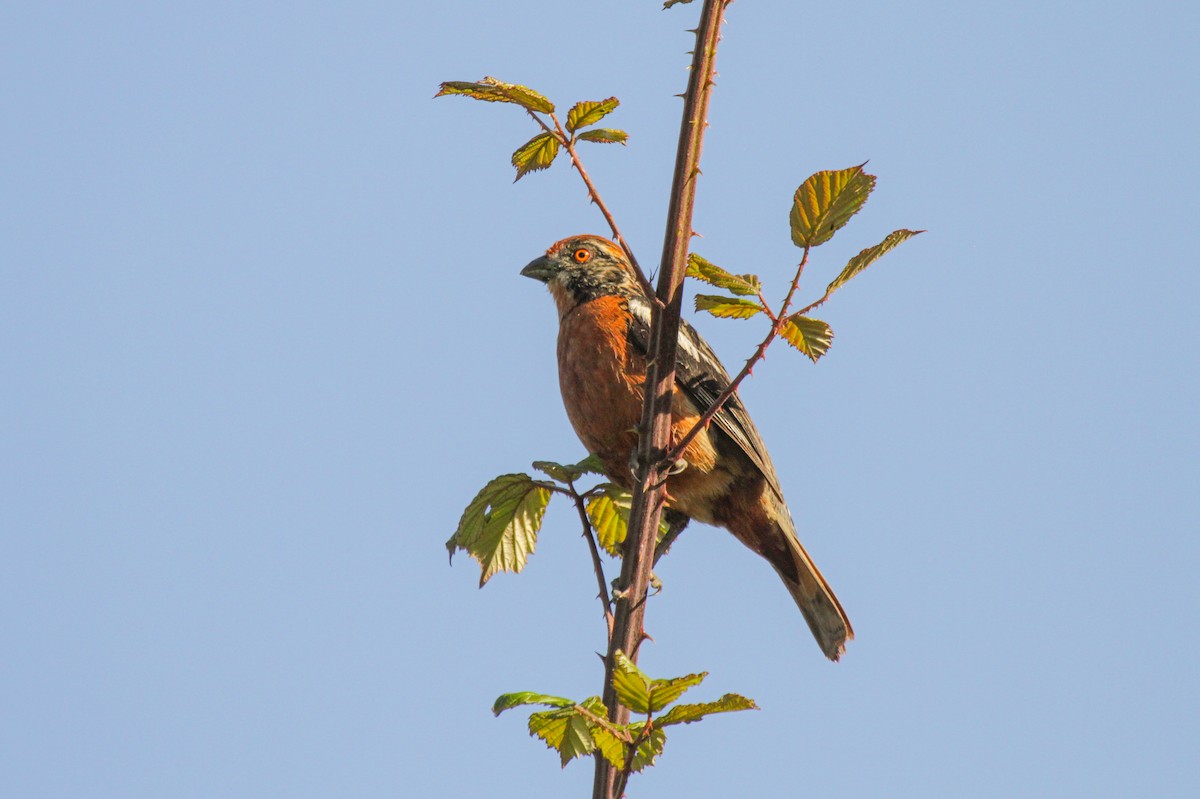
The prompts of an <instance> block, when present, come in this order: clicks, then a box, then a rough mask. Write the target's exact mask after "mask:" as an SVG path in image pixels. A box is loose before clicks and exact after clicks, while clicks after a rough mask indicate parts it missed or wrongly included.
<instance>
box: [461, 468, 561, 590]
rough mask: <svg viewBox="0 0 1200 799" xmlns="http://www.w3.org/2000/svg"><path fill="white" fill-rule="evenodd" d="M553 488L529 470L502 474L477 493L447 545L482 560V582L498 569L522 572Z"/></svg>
mask: <svg viewBox="0 0 1200 799" xmlns="http://www.w3.org/2000/svg"><path fill="white" fill-rule="evenodd" d="M549 502H550V489H548V488H546V487H545V486H542V485H539V484H538V483H537V482H535V481H534V479H533V478H532V477H530V476H529V475H527V474H502V475H500V476H499V477H497V478H496V479H494V480H492V481H491V482H490V483H488V484H487V485H486V486H484V487H483V489H482V490H481V491H480V492H479V493H478V494H476V495H475V499H473V500H471V503H470V504H469V505H467V508H466V510H464V511H463V515H462V518H461V519H459V522H458V529H457V530H455V531H454V535H452V536H450V540H449V541H447V542H446V548H447V549H448V550H450V555H451V556H452V557H453V555H454V551H455V550H456V549H462V550H465V551H466V552H467V553H468V554H470V555H471V557H473V558H475V560H477V561H479V565H480V566H481V567H482V574H481V575H480V577H479V586H480V587H481V588H482V587H483V585H484V583H486V582H487V581H488V580H489V579H491V577H492V575H494V574H496V572H502V571H505V572H508V571H510V572H519V571H521V569H523V568H525V561H526V560H527V559H528V557H529V555H530V554H532V553H533V550H534V547H535V546H536V545H537V534H538V530H539V529H541V526H542V517H543V516H544V515H545V513H546V505H547V504H548V503H549Z"/></svg>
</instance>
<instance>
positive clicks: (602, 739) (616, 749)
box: [591, 707, 629, 769]
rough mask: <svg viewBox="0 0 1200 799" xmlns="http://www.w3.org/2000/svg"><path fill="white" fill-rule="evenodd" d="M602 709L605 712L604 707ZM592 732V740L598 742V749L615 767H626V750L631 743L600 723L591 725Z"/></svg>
mask: <svg viewBox="0 0 1200 799" xmlns="http://www.w3.org/2000/svg"><path fill="white" fill-rule="evenodd" d="M600 710H601V712H603V711H604V708H603V707H602V708H600ZM591 733H592V740H593V741H594V742H595V743H596V751H597V752H599V753H600V754H601V755H603V757H604V759H605V760H607V761H608V762H609V763H610V764H611V765H612V767H613V768H617V769H621V768H625V752H626V750H627V748H628V746H629V744H628V743H627V742H625V741H623V740H621V739H620V738H618V737H617V736H616V735H615V734H614V733H613V732H611V731H609V730H608V729H606V728H604V727H601V726H600V725H598V724H597V725H594V726H593V727H591Z"/></svg>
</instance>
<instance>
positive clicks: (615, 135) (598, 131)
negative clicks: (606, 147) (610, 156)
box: [579, 128, 629, 144]
mask: <svg viewBox="0 0 1200 799" xmlns="http://www.w3.org/2000/svg"><path fill="white" fill-rule="evenodd" d="M579 138H580V139H581V140H582V141H595V142H600V143H601V144H624V143H625V142H627V141H629V134H628V133H626V132H625V131H623V130H617V129H616V128H593V129H592V130H585V131H584V132H583V133H580V134H579Z"/></svg>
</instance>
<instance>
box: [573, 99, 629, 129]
mask: <svg viewBox="0 0 1200 799" xmlns="http://www.w3.org/2000/svg"><path fill="white" fill-rule="evenodd" d="M620 104H621V101H620V100H618V99H617V98H616V97H609V98H608V99H607V100H582V101H580V102H578V103H576V104H575V105H574V106H572V107H571V110H570V111H568V112H567V132H568V133H574V132H575V131H576V130H578V129H579V128H586V127H587V126H588V125H595V124H596V123H597V122H599V121H600V120H602V119H604V118H605V117H606V116H608V115H609V114H611V113H612V112H613V110H614V109H616V107H617V106H619V105H620Z"/></svg>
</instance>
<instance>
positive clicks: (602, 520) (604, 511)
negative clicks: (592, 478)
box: [587, 491, 631, 558]
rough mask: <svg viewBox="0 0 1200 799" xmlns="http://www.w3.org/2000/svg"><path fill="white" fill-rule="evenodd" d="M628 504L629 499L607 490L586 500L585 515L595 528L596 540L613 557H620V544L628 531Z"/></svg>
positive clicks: (629, 502)
mask: <svg viewBox="0 0 1200 799" xmlns="http://www.w3.org/2000/svg"><path fill="white" fill-rule="evenodd" d="M626 496H628V495H626ZM630 505H631V501H623V500H622V499H621V498H620V497H613V496H612V494H610V493H608V492H607V491H606V492H605V493H604V494H599V495H597V496H594V497H592V498H591V499H589V500H588V502H587V517H588V521H590V522H591V523H592V527H593V528H594V529H595V530H596V541H597V542H598V543H599V544H600V546H602V547H603V548H604V550H605V551H606V552H607V553H608V554H610V555H612V556H613V557H614V558H616V557H620V555H621V544H623V543H624V542H625V536H626V535H627V534H628V533H629V509H630Z"/></svg>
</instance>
